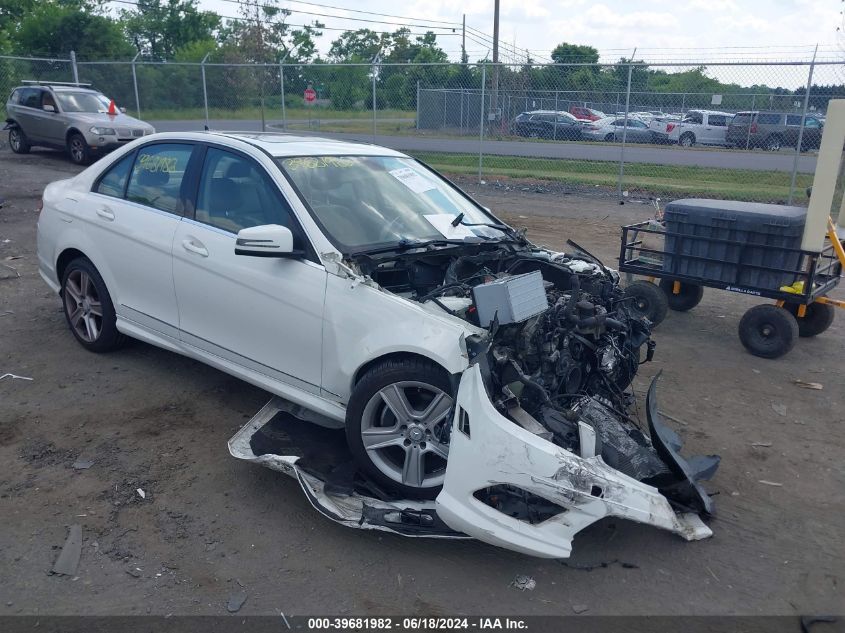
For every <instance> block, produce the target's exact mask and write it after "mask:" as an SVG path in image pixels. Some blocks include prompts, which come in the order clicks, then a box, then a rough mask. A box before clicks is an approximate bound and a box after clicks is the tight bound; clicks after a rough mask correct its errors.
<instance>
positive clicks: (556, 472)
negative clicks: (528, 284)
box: [229, 364, 719, 558]
mask: <svg viewBox="0 0 845 633" xmlns="http://www.w3.org/2000/svg"><path fill="white" fill-rule="evenodd" d="M656 380H657V379H656V378H655V381H654V382H652V385H651V388H650V389H649V392H648V398H647V408H648V423H649V433H650V435H651V438H649V437H647V436H646V435H645V434H643V433H642V432H641V431H639V429H637V428H636V427H635V426H633V425H632V424H630V423H628V422H623V421H622V420H621V419H620V416H619V415H618V414H617V413H615V412H613V411H612V410H611V409H610V408H609V407H608V406H607V405H606V404H604V403H603V402H602V401H601V400H598V399H595V398H589V397H585V398H583V399H582V400H581V401H579V403H578V405H577V407H575V413H577V420H576V421H573V422H572V424H573V428H574V429H575V432H574V435H575V436H576V437H577V448H576V451H577V452H573V451H571V450H566V449H564V448H562V447H561V446H558V445H556V444H554V443H552V442H551V441H549V440H548V439H546V437H548V434H542V436H541V435H538V434H535V433H532V432H531V431H529V430H527V429H525V428H523V427H522V426H519V425H518V424H516V423H515V422H514V421H512V420H511V419H509V418H507V417H505V416H504V415H502V414H501V413H500V412H499V411H498V410H497V409H496V407H495V406H494V405H493V403H492V402H491V400H490V398H489V396H488V395H487V391H486V389H485V386H484V381H483V378H482V374H481V369H480V367H479V365H478V364H476V365H473V366H471V367H470V368H469V369H467V370H466V371H465V372H464V374H463V375H462V377H461V381H460V386H459V388H458V395H457V406H456V411H455V417H454V424H453V427H452V433H451V439H450V445H449V460H448V464H447V467H446V477H445V481H444V484H443V490H442V491H441V493H440V494H439V495H438V497H437V499H436V500H435V501H412V500H407V499H396V498H392V497H391V496H390V494H389V493H387V492H385V491H383V490H380V489H379V488H378V487H377V486H376V485H374V484H373V483H372V482H370V481H367V480H366V479H364V478H362V476H361V475H360V474H359V473H358V471H357V468H356V467H355V465H354V463H353V461H352V455H351V454H350V453H349V450H348V448H347V445H346V438H345V434H344V432H343V431H342V430H335V429H327V428H323V427H320V426H317V425H316V424H314V423H313V422H308V421H305V420H303V419H300V418H299V417H297V416H296V415H295V413H296V412H297V411H298V409H297V408H296V406H295V405H292V404H291V403H288V402H286V401H285V400H282V399H280V398H273V399H272V400H271V401H270V402H268V403H267V405H265V406H264V408H263V409H261V411H259V412H258V413H257V414H256V415H255V417H253V418H252V419H251V420H250V421H249V422H248V423H247V424H246V426H244V427H243V428H242V429H241V430H240V431H238V432H237V433H236V434H235V436H234V437H232V439H231V440H229V452H230V453H231V454H232V455H233V456H234V457H237V458H238V459H244V460H246V461H249V462H253V463H256V464H261V465H262V466H266V467H268V468H271V469H273V470H278V471H279V472H282V473H285V474H286V475H289V476H290V477H293V478H294V479H296V480H297V481H298V482H299V484H300V486H301V487H302V490H303V492H304V493H305V496H306V497H307V498H308V500H309V502H310V503H311V505H313V506H314V508H315V509H316V510H317V511H318V512H320V513H321V514H323V515H324V516H326V517H328V518H329V519H332V520H333V521H336V522H337V523H340V524H342V525H346V526H348V527H353V528H358V529H367V530H382V531H387V532H393V533H396V534H400V535H402V536H416V537H433V538H469V537H472V538H476V539H478V540H480V541H484V542H486V543H490V544H492V545H497V546H500V547H503V548H506V549H510V550H514V551H517V552H522V553H524V554H529V555H532V556H539V557H543V558H568V557H569V555H570V552H571V551H572V540H573V538H574V537H575V534H576V533H577V532H579V531H580V530H582V529H584V528H585V527H587V526H588V525H590V524H592V523H595V522H596V521H598V520H600V519H602V518H604V517H608V516H615V517H620V518H624V519H630V520H632V521H636V522H639V523H646V524H649V525H654V526H656V527H660V528H663V529H665V530H669V531H671V532H674V533H675V534H678V535H679V536H681V537H683V538H684V539H686V540H688V541H694V540H699V539H704V538H707V537H709V536H711V535H712V532H711V530H710V528H708V527H707V526H706V525H705V524H704V522H703V521H702V520H701V518H700V516H699V514H703V515H709V514H711V513H712V511H713V504H712V501H711V499H710V497H708V495H707V493H706V492H705V491H704V490H703V488H702V487H701V486H700V484H699V481H700V480H703V479H708V478H709V477H710V476H712V475H713V473H714V472H715V471H716V468H717V467H718V464H719V458H718V457H694V458H690V459H685V458H683V457H682V456H681V455H680V453H679V450H680V447H681V442H680V439H679V438H678V436H677V435H676V434H675V433H674V432H673V431H672V430H671V429H670V428H669V427H668V426H666V425H665V424H664V423H663V422H662V420H661V418H660V414H659V413H658V411H657V404H656V400H655V395H654V391H655V383H656ZM577 453H580V454H577Z"/></svg>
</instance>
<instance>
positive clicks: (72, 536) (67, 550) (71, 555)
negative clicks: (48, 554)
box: [52, 525, 82, 576]
mask: <svg viewBox="0 0 845 633" xmlns="http://www.w3.org/2000/svg"><path fill="white" fill-rule="evenodd" d="M81 555H82V526H81V525H71V526H70V531H69V532H68V535H67V539H66V540H65V544H64V546H63V547H62V551H61V553H60V554H59V557H58V558H57V559H56V563H55V564H54V565H53V569H52V573H54V574H59V575H62V576H75V575H76V568H77V567H79V557H80V556H81Z"/></svg>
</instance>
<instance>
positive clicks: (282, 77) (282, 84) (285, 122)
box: [279, 62, 288, 132]
mask: <svg viewBox="0 0 845 633" xmlns="http://www.w3.org/2000/svg"><path fill="white" fill-rule="evenodd" d="M279 84H280V88H281V90H282V129H283V130H284V131H285V132H287V130H288V115H287V112H286V110H285V64H284V62H279Z"/></svg>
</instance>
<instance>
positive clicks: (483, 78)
mask: <svg viewBox="0 0 845 633" xmlns="http://www.w3.org/2000/svg"><path fill="white" fill-rule="evenodd" d="M486 83H487V66H485V65H484V64H481V116H480V119H481V125H480V126H479V132H478V183H479V184H481V168H482V166H483V163H484V84H486Z"/></svg>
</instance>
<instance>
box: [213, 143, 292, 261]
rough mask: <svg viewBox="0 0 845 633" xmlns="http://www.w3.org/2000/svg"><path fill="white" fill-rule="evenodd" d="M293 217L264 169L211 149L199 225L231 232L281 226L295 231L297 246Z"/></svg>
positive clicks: (235, 155)
mask: <svg viewBox="0 0 845 633" xmlns="http://www.w3.org/2000/svg"><path fill="white" fill-rule="evenodd" d="M292 214H293V212H292V211H291V208H290V206H289V205H288V203H287V201H286V200H285V199H284V198H283V197H282V196H281V195H280V194H279V192H278V190H277V189H276V187H275V186H274V184H273V183H272V182H271V181H270V178H269V177H268V176H267V174H266V173H265V171H264V168H263V167H261V166H260V165H258V164H257V163H255V162H253V161H252V160H250V159H248V158H246V157H243V156H240V155H238V154H235V153H232V152H227V151H224V150H221V149H217V148H215V147H209V148H208V152H207V153H206V155H205V163H204V164H203V168H202V177H201V179H200V187H199V195H198V196H197V210H196V220H197V222H202V223H203V224H208V225H210V226H214V227H217V228H218V229H223V230H224V231H229V232H230V233H237V232H238V231H240V230H241V229H245V228H248V227H251V226H261V225H263V224H280V225H281V226H286V227H287V228H289V229H290V230H291V232H292V233H293V234H294V245H295V246H297V244H296V242H297V241H298V240H297V239H296V236H297V230H296V227H295V226H294V222H293V221H292V217H293V215H292ZM297 247H298V246H297Z"/></svg>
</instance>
